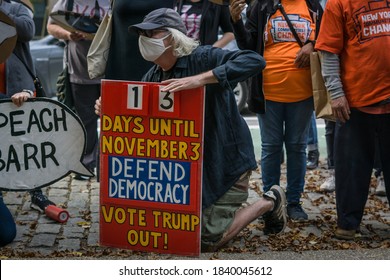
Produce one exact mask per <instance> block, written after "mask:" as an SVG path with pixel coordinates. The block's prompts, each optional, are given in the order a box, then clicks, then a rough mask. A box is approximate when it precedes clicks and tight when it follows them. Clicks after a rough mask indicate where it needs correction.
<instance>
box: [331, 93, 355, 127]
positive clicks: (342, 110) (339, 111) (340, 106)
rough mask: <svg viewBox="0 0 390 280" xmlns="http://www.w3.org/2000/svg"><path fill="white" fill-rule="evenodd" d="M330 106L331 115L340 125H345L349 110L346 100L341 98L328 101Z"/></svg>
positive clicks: (343, 97)
mask: <svg viewBox="0 0 390 280" xmlns="http://www.w3.org/2000/svg"><path fill="white" fill-rule="evenodd" d="M330 104H331V106H332V111H333V115H334V116H335V117H336V118H337V119H338V120H340V121H341V122H342V123H345V122H346V121H347V120H349V115H350V114H351V110H350V108H349V104H348V100H347V98H346V97H345V96H341V97H339V98H336V99H332V100H331V101H330Z"/></svg>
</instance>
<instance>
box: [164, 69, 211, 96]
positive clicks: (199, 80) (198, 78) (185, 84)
mask: <svg viewBox="0 0 390 280" xmlns="http://www.w3.org/2000/svg"><path fill="white" fill-rule="evenodd" d="M217 82H218V80H217V78H215V76H214V74H213V71H212V70H209V71H207V72H204V73H201V74H198V75H195V76H190V77H186V78H181V79H169V80H166V81H163V82H162V83H163V84H168V85H166V86H165V87H163V88H162V89H161V90H162V91H165V92H168V91H169V92H175V91H180V90H186V89H192V88H198V87H201V86H204V85H207V84H214V83H217Z"/></svg>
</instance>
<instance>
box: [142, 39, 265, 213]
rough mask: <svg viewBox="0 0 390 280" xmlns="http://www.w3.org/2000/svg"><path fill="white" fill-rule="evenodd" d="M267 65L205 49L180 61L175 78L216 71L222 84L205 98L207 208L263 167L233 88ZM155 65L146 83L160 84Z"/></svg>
mask: <svg viewBox="0 0 390 280" xmlns="http://www.w3.org/2000/svg"><path fill="white" fill-rule="evenodd" d="M264 66H265V62H264V60H263V59H262V58H261V56H260V55H258V54H257V53H255V52H253V51H248V50H244V51H234V52H231V51H227V50H223V49H220V48H213V47H211V46H200V47H198V48H196V49H195V50H194V51H193V52H192V54H190V55H188V56H185V57H181V58H179V59H178V61H177V63H176V64H175V66H174V68H173V69H172V74H171V77H170V78H183V77H188V76H193V75H197V74H200V73H203V72H206V71H209V70H212V71H213V73H214V76H215V77H216V78H217V79H218V82H219V83H218V84H212V85H208V86H207V87H206V96H205V118H204V121H205V125H204V150H203V186H202V207H203V208H206V207H208V206H210V205H211V204H213V203H214V202H215V201H216V200H218V199H219V198H220V197H221V196H222V195H224V194H225V193H226V192H227V191H228V190H229V189H230V188H231V187H232V186H233V184H234V183H235V182H236V181H237V180H238V179H239V177H240V176H241V175H242V174H243V173H245V172H246V171H249V170H253V169H255V168H256V167H257V165H256V160H255V154H254V148H253V143H252V138H251V134H250V131H249V128H248V125H247V124H246V122H245V120H244V119H243V118H242V116H241V115H240V113H239V111H238V108H237V105H236V100H235V98H234V93H233V89H234V88H235V87H236V85H237V83H238V82H241V81H245V80H246V79H248V78H249V77H251V76H253V75H256V74H258V73H259V72H260V71H261V70H262V69H263V68H264ZM161 74H162V70H161V68H160V67H159V66H157V65H155V66H153V67H152V69H150V70H149V72H148V73H146V75H145V76H144V77H143V81H148V82H160V81H161V78H160V77H162V75H161Z"/></svg>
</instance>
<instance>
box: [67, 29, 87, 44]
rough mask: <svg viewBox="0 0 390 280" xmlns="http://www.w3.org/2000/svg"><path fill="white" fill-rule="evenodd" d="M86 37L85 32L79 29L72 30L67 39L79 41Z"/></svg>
mask: <svg viewBox="0 0 390 280" xmlns="http://www.w3.org/2000/svg"><path fill="white" fill-rule="evenodd" d="M86 38H87V36H86V34H85V33H83V32H80V31H73V32H70V34H69V40H70V41H75V42H76V41H80V40H85V39H86Z"/></svg>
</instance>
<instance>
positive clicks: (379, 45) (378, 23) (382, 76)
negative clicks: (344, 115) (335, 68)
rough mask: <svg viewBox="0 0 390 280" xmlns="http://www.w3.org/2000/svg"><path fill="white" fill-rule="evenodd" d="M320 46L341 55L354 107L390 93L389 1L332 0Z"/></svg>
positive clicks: (347, 92) (343, 77)
mask: <svg viewBox="0 0 390 280" xmlns="http://www.w3.org/2000/svg"><path fill="white" fill-rule="evenodd" d="M321 25H322V26H323V27H322V28H321V30H320V33H319V36H318V38H317V43H316V49H319V50H324V51H328V52H331V53H335V54H338V55H340V71H341V81H342V83H343V89H344V93H345V96H346V98H347V100H348V103H349V106H350V107H363V106H368V105H371V104H375V103H377V102H380V101H382V100H384V99H386V98H389V97H390V7H389V6H388V4H387V2H386V1H376V2H374V1H369V0H349V1H347V0H329V1H328V2H327V3H326V9H325V13H324V16H323V18H322V23H321Z"/></svg>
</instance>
